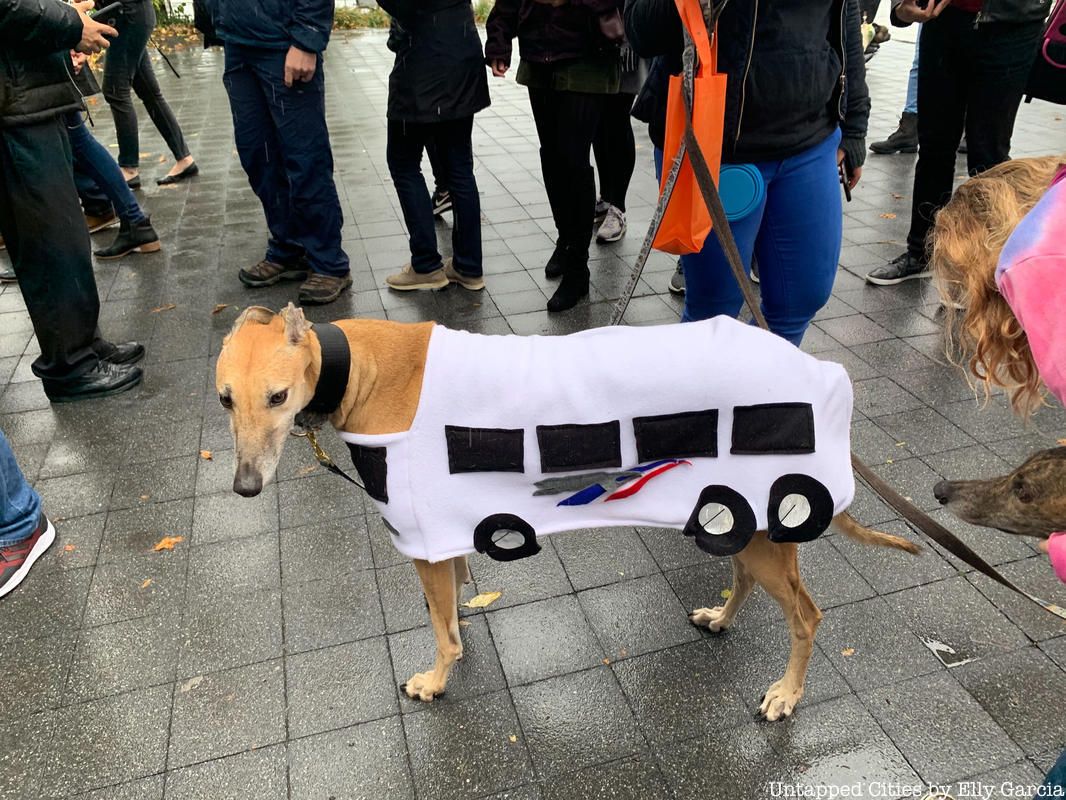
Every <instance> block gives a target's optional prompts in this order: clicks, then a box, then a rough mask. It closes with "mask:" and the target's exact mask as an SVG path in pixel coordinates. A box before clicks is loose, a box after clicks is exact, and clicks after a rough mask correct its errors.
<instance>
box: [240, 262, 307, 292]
mask: <svg viewBox="0 0 1066 800" xmlns="http://www.w3.org/2000/svg"><path fill="white" fill-rule="evenodd" d="M307 272H308V269H307V265H306V264H305V263H304V262H303V261H302V260H301V261H299V262H297V263H295V264H277V263H275V262H273V261H267V260H266V259H263V260H262V261H260V262H259V263H258V264H256V265H255V266H254V267H249V268H248V269H242V270H241V271H240V272H238V273H237V277H238V278H240V281H241V283H243V284H244V285H245V286H247V287H248V288H249V289H260V288H262V287H264V286H273V285H274V284H275V283H277V282H278V281H303V280H307Z"/></svg>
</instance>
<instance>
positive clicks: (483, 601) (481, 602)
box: [463, 592, 503, 608]
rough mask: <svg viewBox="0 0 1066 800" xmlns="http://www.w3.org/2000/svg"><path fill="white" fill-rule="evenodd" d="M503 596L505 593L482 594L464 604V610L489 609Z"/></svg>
mask: <svg viewBox="0 0 1066 800" xmlns="http://www.w3.org/2000/svg"><path fill="white" fill-rule="evenodd" d="M502 596H503V592H482V593H481V594H478V595H474V596H473V597H471V598H470V599H469V600H467V601H466V602H465V603H463V608H488V607H489V606H490V605H492V604H493V603H495V602H496V601H497V600H499V599H500V597H502Z"/></svg>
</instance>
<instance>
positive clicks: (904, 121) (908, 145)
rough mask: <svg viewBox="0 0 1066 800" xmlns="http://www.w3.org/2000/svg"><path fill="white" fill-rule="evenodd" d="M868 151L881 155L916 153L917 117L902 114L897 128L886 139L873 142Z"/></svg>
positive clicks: (908, 113)
mask: <svg viewBox="0 0 1066 800" xmlns="http://www.w3.org/2000/svg"><path fill="white" fill-rule="evenodd" d="M870 149H871V150H872V151H873V152H875V153H880V154H881V155H891V154H892V153H917V152H918V115H917V114H911V113H910V112H908V111H904V112H903V116H902V117H900V118H899V127H897V128H896V130H894V131H893V132H892V133H891V134H890V135H889V137H888V138H887V139H885V140H884V141H881V142H874V143H873V144H871V145H870Z"/></svg>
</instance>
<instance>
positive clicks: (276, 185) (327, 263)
mask: <svg viewBox="0 0 1066 800" xmlns="http://www.w3.org/2000/svg"><path fill="white" fill-rule="evenodd" d="M285 52H286V51H285V50H268V49H266V48H259V47H244V46H243V45H234V44H227V45H226V69H225V73H224V74H223V77H222V82H223V83H224V84H225V86H226V93H227V94H228V95H229V102H230V109H231V110H232V112H233V137H234V139H235V140H236V143H237V154H238V155H239V156H240V159H241V166H242V167H244V171H245V173H246V174H247V175H248V183H249V184H251V187H252V191H253V192H255V194H256V196H257V197H258V198H259V201H260V202H261V203H262V204H263V213H264V214H265V215H266V221H267V228H269V229H270V241H269V242H268V244H267V251H266V260H267V261H272V262H274V263H275V264H292V263H294V262H296V261H299V260H300V259H301V258H303V257H305V256H306V258H307V262H308V263H309V264H310V266H311V269H312V270H314V271H315V272H317V273H320V274H322V275H331V276H333V277H342V276H344V275H347V274H348V272H349V269H348V256H347V254H345V252H344V249H343V248H342V247H341V226H342V225H343V224H344V215H343V213H342V212H341V204H340V199H339V198H338V197H337V187H336V185H335V184H334V183H333V151H332V149H331V148H330V144H329V130H328V129H327V128H326V80H325V78H324V76H323V74H322V58H321V56H320V57H319V58H318V63H317V64H316V68H315V74H314V77H312V78H311V80H310V81H308V82H306V83H294V84H293V85H292V86H286V85H285Z"/></svg>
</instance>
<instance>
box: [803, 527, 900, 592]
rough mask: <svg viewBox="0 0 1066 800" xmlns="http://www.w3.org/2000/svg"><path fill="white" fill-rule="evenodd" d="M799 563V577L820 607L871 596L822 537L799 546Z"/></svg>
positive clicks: (828, 541)
mask: <svg viewBox="0 0 1066 800" xmlns="http://www.w3.org/2000/svg"><path fill="white" fill-rule="evenodd" d="M901 555H905V554H902V553H901ZM799 566H800V577H801V578H802V579H803V582H804V584H806V586H807V591H808V592H809V593H810V595H811V597H812V598H814V602H815V604H816V605H817V606H819V607H820V608H832V607H834V606H840V605H845V604H847V603H854V602H856V601H858V600H865V599H866V598H868V597H872V596H873V595H874V590H873V588H871V587H870V585H869V584H867V583H866V581H865V580H863V578H862V576H861V575H860V574H859V573H858V572H857V571H856V570H855V568H854V567H852V566H851V565H850V564H849V563H848V562H847V560H846V559H845V558H844V557H843V556H841V555H840V553H838V552H837V550H836V548H835V547H833V543H832V542H831V541H830V540H829V539H828V538H826V537H824V536H823V537H822V538H820V539H816V540H815V541H813V542H806V543H805V544H803V545H801V546H800V547H799Z"/></svg>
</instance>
